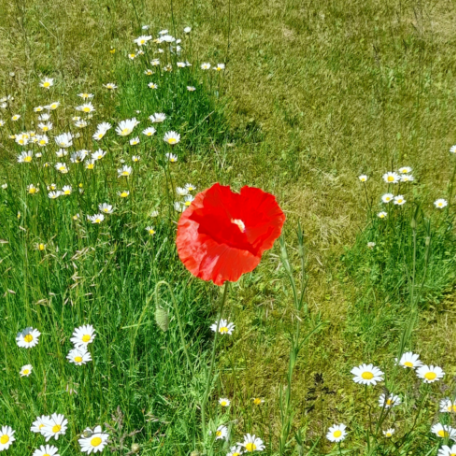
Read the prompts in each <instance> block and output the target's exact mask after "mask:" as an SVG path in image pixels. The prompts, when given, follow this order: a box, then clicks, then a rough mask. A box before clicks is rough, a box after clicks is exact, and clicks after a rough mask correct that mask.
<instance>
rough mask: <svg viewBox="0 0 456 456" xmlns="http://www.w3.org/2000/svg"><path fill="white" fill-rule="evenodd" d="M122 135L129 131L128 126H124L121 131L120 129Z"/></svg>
mask: <svg viewBox="0 0 456 456" xmlns="http://www.w3.org/2000/svg"><path fill="white" fill-rule="evenodd" d="M121 133H122V135H124V136H125V135H128V133H130V130H129V129H128V128H124V129H123V130H122V131H121Z"/></svg>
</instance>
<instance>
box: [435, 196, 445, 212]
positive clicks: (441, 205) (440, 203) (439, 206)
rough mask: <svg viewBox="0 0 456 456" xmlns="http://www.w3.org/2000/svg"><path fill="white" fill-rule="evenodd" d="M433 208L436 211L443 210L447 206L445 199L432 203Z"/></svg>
mask: <svg viewBox="0 0 456 456" xmlns="http://www.w3.org/2000/svg"><path fill="white" fill-rule="evenodd" d="M434 206H435V207H436V208H437V209H443V208H444V207H446V206H448V202H447V200H446V199H443V198H440V199H438V200H435V201H434Z"/></svg>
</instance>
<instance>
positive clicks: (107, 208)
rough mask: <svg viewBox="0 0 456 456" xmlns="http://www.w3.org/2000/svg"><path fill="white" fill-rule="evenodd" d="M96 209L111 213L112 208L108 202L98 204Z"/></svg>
mask: <svg viewBox="0 0 456 456" xmlns="http://www.w3.org/2000/svg"><path fill="white" fill-rule="evenodd" d="M98 209H99V210H100V211H101V212H104V213H105V214H112V213H113V208H112V206H111V204H108V203H102V204H99V205H98Z"/></svg>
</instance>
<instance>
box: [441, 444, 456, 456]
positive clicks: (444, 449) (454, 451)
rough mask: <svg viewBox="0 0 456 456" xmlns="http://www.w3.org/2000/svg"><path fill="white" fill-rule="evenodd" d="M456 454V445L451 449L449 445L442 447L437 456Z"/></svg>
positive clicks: (452, 455)
mask: <svg viewBox="0 0 456 456" xmlns="http://www.w3.org/2000/svg"><path fill="white" fill-rule="evenodd" d="M455 454H456V445H453V446H452V447H449V446H448V445H442V448H440V450H439V452H438V454H437V456H454V455H455Z"/></svg>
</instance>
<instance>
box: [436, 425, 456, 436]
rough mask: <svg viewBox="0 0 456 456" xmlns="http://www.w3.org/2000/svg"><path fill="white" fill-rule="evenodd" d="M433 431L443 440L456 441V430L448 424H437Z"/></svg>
mask: <svg viewBox="0 0 456 456" xmlns="http://www.w3.org/2000/svg"><path fill="white" fill-rule="evenodd" d="M431 431H432V432H433V433H434V434H435V435H436V436H437V437H441V438H442V439H451V440H456V429H454V428H452V427H451V426H449V425H448V424H443V425H442V424H441V423H437V424H434V426H432V428H431Z"/></svg>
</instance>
